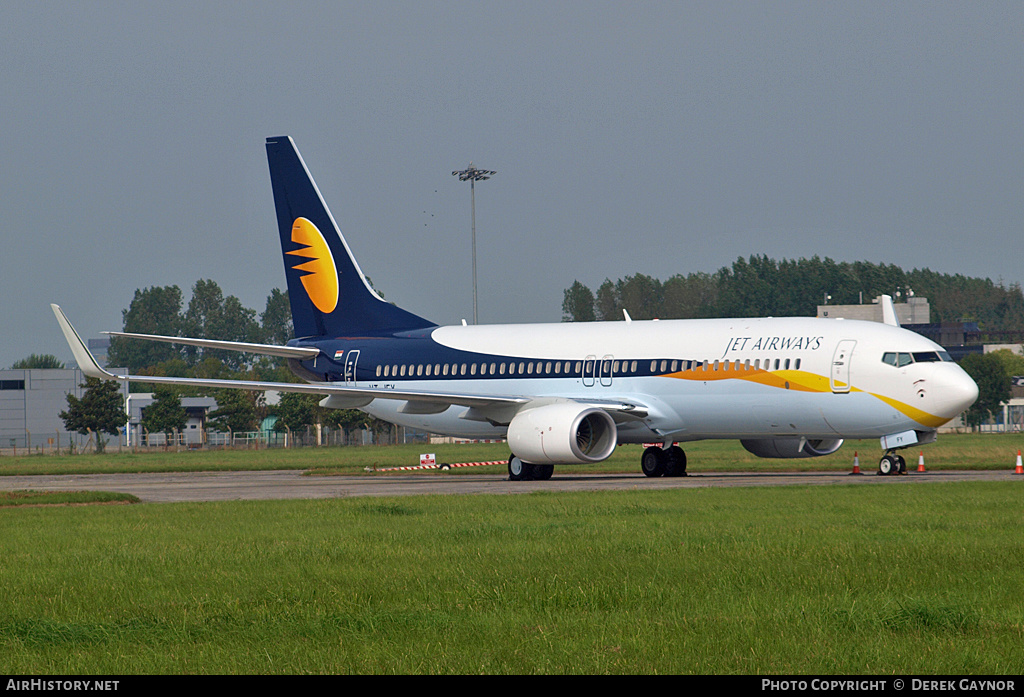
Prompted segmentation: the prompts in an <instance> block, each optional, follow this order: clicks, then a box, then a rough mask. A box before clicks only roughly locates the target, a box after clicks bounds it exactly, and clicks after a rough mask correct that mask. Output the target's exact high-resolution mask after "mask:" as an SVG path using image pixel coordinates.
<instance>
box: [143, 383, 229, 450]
mask: <svg viewBox="0 0 1024 697" xmlns="http://www.w3.org/2000/svg"><path fill="white" fill-rule="evenodd" d="M153 402H154V399H153V393H152V392H133V393H132V394H131V395H130V397H129V399H128V404H129V423H130V431H129V433H130V438H131V441H130V443H128V444H129V445H132V446H135V445H141V444H142V443H143V442H144V441H143V438H142V437H143V436H144V435H146V433H145V431H143V430H142V417H143V414H144V413H145V411H146V407H148V406H149V405H151V404H152V403H153ZM181 406H182V408H183V409H184V410H185V417H186V421H185V428H184V429H183V430H182V441H183V444H184V445H202V444H203V443H204V442H205V441H204V437H205V436H204V434H205V433H206V416H207V415H208V414H209V413H210V412H211V411H216V410H217V400H216V399H214V398H213V397H182V398H181ZM162 437H163V436H161V435H160V434H149V438H148V442H149V443H150V444H152V443H153V442H154V441H155V440H159V439H160V438H162Z"/></svg>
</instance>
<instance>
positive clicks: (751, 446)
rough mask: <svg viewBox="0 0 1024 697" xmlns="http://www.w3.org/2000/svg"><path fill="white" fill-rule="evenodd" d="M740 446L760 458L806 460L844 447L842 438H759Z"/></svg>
mask: <svg viewBox="0 0 1024 697" xmlns="http://www.w3.org/2000/svg"><path fill="white" fill-rule="evenodd" d="M740 444H742V445H743V447H744V448H746V449H747V452H751V453H753V454H754V455H757V456H758V457H767V458H804V457H821V456H822V455H831V454H832V453H834V452H835V451H837V450H839V448H840V447H842V445H843V439H842V438H831V439H826V438H757V439H753V440H741V441H740Z"/></svg>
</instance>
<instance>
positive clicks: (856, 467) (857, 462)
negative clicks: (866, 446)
mask: <svg viewBox="0 0 1024 697" xmlns="http://www.w3.org/2000/svg"><path fill="white" fill-rule="evenodd" d="M850 474H864V473H863V472H861V471H860V458H858V457H857V451H854V452H853V471H852V472H850Z"/></svg>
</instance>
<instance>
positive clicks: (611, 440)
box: [508, 402, 618, 465]
mask: <svg viewBox="0 0 1024 697" xmlns="http://www.w3.org/2000/svg"><path fill="white" fill-rule="evenodd" d="M617 440H618V431H617V430H616V428H615V421H613V420H612V417H611V416H609V415H608V412H606V411H604V410H603V409H598V408H596V407H581V406H580V405H579V404H576V403H573V402H564V403H557V404H547V405H544V406H540V407H534V408H531V409H525V410H523V411H521V412H519V413H518V414H516V415H515V417H514V418H513V419H512V422H511V423H509V425H508V445H509V448H510V449H511V450H512V452H513V453H514V454H515V455H516V456H518V457H519V458H520V459H521V460H522V461H523V462H529V463H531V464H535V465H554V464H575V465H580V464H584V463H587V462H600V461H601V460H604V459H606V458H607V457H608V456H609V455H611V454H612V451H614V450H615V445H616V443H617Z"/></svg>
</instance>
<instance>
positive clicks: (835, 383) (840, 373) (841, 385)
mask: <svg viewBox="0 0 1024 697" xmlns="http://www.w3.org/2000/svg"><path fill="white" fill-rule="evenodd" d="M856 344H857V342H856V341H854V340H853V339H843V340H842V341H840V342H839V345H838V346H836V352H835V353H834V354H832V372H831V374H830V375H829V383H830V384H831V386H832V391H833V392H834V393H836V394H843V393H846V392H849V391H850V359H851V358H852V357H853V347H854V346H856Z"/></svg>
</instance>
